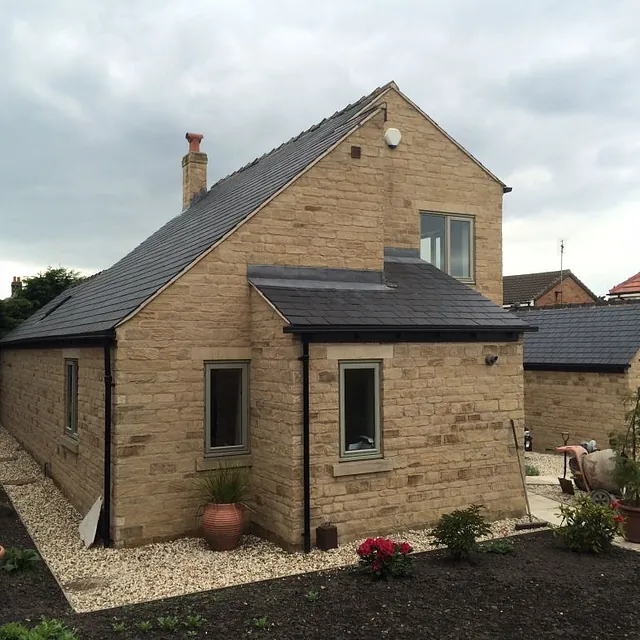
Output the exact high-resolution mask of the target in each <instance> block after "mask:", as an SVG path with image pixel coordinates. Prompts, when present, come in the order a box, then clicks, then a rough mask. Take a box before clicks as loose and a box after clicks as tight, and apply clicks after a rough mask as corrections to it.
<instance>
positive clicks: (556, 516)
mask: <svg viewBox="0 0 640 640" xmlns="http://www.w3.org/2000/svg"><path fill="white" fill-rule="evenodd" d="M528 495H529V506H530V507H531V515H532V516H533V517H534V518H537V519H538V520H544V521H545V522H548V523H549V524H552V525H556V526H560V524H561V522H562V516H561V515H560V511H559V507H560V503H559V502H557V501H556V500H551V499H550V498H545V497H544V496H539V495H538V494H536V493H529V494H528Z"/></svg>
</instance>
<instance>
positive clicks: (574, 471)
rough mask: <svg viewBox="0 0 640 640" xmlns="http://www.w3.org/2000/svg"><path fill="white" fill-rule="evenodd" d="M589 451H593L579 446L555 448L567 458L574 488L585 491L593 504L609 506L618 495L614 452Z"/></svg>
mask: <svg viewBox="0 0 640 640" xmlns="http://www.w3.org/2000/svg"><path fill="white" fill-rule="evenodd" d="M594 444H595V443H594ZM589 449H593V450H592V452H589V451H588V450H587V448H585V447H584V446H581V445H570V446H563V447H557V448H556V451H557V452H558V453H566V454H567V455H568V456H569V469H570V470H571V476H572V478H573V481H574V482H575V485H576V487H578V489H581V490H582V491H586V492H587V493H588V494H589V497H590V498H591V500H593V502H595V503H597V504H609V503H610V502H611V501H612V500H614V499H615V495H617V494H619V493H620V487H618V486H617V484H616V482H615V480H614V471H615V452H614V450H613V449H603V450H602V451H600V450H598V449H596V448H595V447H589Z"/></svg>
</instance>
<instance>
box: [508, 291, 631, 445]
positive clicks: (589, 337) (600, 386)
mask: <svg viewBox="0 0 640 640" xmlns="http://www.w3.org/2000/svg"><path fill="white" fill-rule="evenodd" d="M518 315H519V317H521V318H523V319H524V320H526V322H527V324H529V325H532V326H535V327H537V328H538V331H537V332H535V333H527V334H526V338H525V341H524V343H525V344H524V407H525V425H526V427H527V429H529V430H530V431H531V434H532V436H533V448H534V450H535V451H548V450H553V449H555V447H557V446H559V445H561V444H562V432H563V431H568V432H569V434H570V435H569V437H570V441H571V443H578V442H580V441H582V440H591V439H594V440H595V441H596V442H597V443H598V445H599V446H600V447H601V448H606V447H608V446H609V435H610V433H611V432H612V431H621V430H623V429H624V425H625V411H626V410H625V404H624V402H625V399H627V398H628V397H629V395H630V393H631V392H633V391H634V390H635V389H637V388H638V386H640V353H639V352H640V304H637V303H628V304H615V305H590V306H582V307H580V306H573V307H566V308H562V309H540V310H535V309H532V310H530V311H519V312H518Z"/></svg>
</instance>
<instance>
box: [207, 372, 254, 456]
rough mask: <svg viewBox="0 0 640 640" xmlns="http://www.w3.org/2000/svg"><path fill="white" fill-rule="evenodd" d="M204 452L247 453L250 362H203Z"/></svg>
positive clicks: (217, 453) (210, 453) (212, 453)
mask: <svg viewBox="0 0 640 640" xmlns="http://www.w3.org/2000/svg"><path fill="white" fill-rule="evenodd" d="M205 391H206V393H205V407H206V408H205V452H206V453H207V454H209V455H223V454H230V453H246V452H247V451H248V450H249V443H248V433H247V424H248V414H249V363H248V362H208V363H206V365H205Z"/></svg>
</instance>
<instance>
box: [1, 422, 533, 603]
mask: <svg viewBox="0 0 640 640" xmlns="http://www.w3.org/2000/svg"><path fill="white" fill-rule="evenodd" d="M4 455H16V456H17V460H16V461H15V462H0V482H2V483H4V482H6V481H7V480H11V479H15V478H23V477H33V478H36V481H35V482H34V483H32V484H28V485H24V486H5V490H6V491H7V493H8V494H9V496H10V498H11V500H12V502H13V503H14V506H15V507H16V509H17V510H18V513H19V514H20V517H21V519H22V521H23V522H24V523H25V525H26V527H27V529H28V530H29V533H30V534H31V536H32V538H33V539H34V541H35V543H36V545H37V547H38V549H39V551H40V553H41V555H42V556H43V558H44V559H45V560H46V562H47V564H48V565H49V568H50V569H51V571H52V572H53V574H54V575H55V577H56V579H57V580H58V582H59V583H60V584H61V586H62V587H63V589H64V591H65V595H66V596H67V598H68V599H69V602H70V603H71V605H72V606H73V608H74V609H75V610H76V611H78V612H86V611H95V610H98V609H107V608H110V607H117V606H121V605H125V604H134V603H139V602H144V601H148V600H155V599H159V598H166V597H170V596H178V595H183V594H187V593H194V592H197V591H204V590H209V589H217V588H220V587H227V586H231V585H235V584H242V583H247V582H255V581H258V580H266V579H269V578H277V577H282V576H288V575H293V574H298V573H306V572H309V571H317V570H322V569H330V568H334V567H340V566H345V565H350V564H355V563H356V562H357V556H356V554H355V546H356V544H357V543H350V544H345V545H341V546H340V547H339V548H338V549H335V550H332V551H328V552H322V551H319V550H314V551H312V552H311V553H310V554H308V555H305V554H303V553H287V552H285V551H283V550H282V549H280V548H279V547H277V546H276V545H274V544H271V543H269V542H266V541H264V540H261V539H259V538H256V537H253V536H247V537H245V538H244V539H243V542H242V544H241V546H240V547H239V548H238V549H236V550H234V551H229V552H213V551H210V550H209V549H208V548H207V547H206V545H205V542H204V541H203V540H201V539H199V538H184V539H181V540H177V541H175V542H169V543H161V544H150V545H146V546H144V547H138V548H134V549H104V548H94V549H89V550H86V549H84V547H83V545H82V543H81V542H80V539H79V536H78V523H79V522H80V519H81V517H80V515H79V514H78V513H77V512H76V511H75V509H74V508H73V507H72V506H71V505H70V504H69V502H68V501H67V500H66V499H65V498H64V496H62V494H61V493H60V491H59V490H58V489H57V488H56V487H55V486H54V484H53V482H52V481H51V480H50V479H48V478H45V477H44V476H43V474H42V471H41V470H40V469H39V468H38V466H37V465H36V464H35V463H34V462H33V460H32V459H31V458H30V457H29V456H28V454H26V453H25V452H24V451H22V450H21V449H20V448H19V446H18V445H17V443H16V441H15V440H14V439H13V438H12V437H11V436H10V435H9V434H8V433H7V431H6V430H4V429H3V428H2V427H0V458H1V457H3V456H4ZM519 521H524V519H523V520H514V519H512V520H502V521H497V522H494V523H492V525H491V528H492V533H491V535H490V536H488V537H487V538H495V537H502V536H506V535H513V534H514V533H515V530H514V526H515V524H516V522H519ZM518 533H527V532H526V531H523V532H518ZM393 537H394V538H396V539H402V540H407V541H408V542H409V543H411V545H412V546H413V547H414V549H415V550H416V551H428V550H430V549H432V548H433V547H432V546H431V544H430V543H431V540H432V538H431V536H430V532H429V530H427V529H425V530H421V531H407V532H400V533H398V534H397V535H395V536H393ZM0 542H1V541H0Z"/></svg>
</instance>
